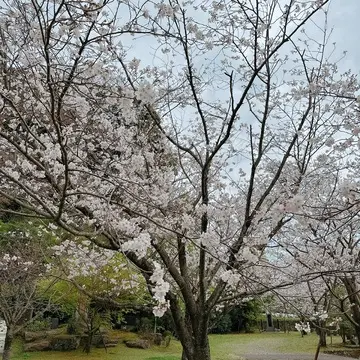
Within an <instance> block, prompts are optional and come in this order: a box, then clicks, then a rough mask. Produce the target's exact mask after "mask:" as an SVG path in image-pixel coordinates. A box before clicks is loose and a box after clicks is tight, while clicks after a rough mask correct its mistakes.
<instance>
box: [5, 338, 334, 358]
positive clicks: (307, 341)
mask: <svg viewBox="0 0 360 360" xmlns="http://www.w3.org/2000/svg"><path fill="white" fill-rule="evenodd" d="M133 336H134V335H133V334H121V339H122V340H123V339H124V338H125V337H126V338H131V337H133ZM317 341H318V337H317V336H316V335H315V334H310V335H306V336H304V337H303V338H302V337H301V336H300V334H299V333H297V332H293V333H290V334H283V333H261V334H260V333H257V334H226V335H210V346H211V354H212V360H240V359H241V355H243V354H245V353H265V354H266V353H315V349H316V346H317ZM340 342H341V340H340V338H339V337H333V343H334V345H338V344H339V343H340ZM328 343H330V339H329V341H328ZM180 357H181V345H180V343H179V342H178V341H175V340H172V341H171V344H170V346H169V347H167V348H165V347H157V346H153V347H152V348H151V349H148V350H142V349H130V348H128V347H126V346H125V345H124V344H123V343H122V341H120V343H119V345H117V346H116V347H115V348H109V349H108V351H107V352H105V350H104V349H93V350H92V351H91V353H90V354H89V355H87V354H85V353H83V352H82V351H81V349H80V350H77V351H72V352H53V351H47V352H29V353H24V352H22V345H21V343H20V342H19V341H17V342H16V343H15V346H14V351H13V357H12V360H85V359H86V360H97V359H102V360H118V359H119V358H121V359H126V360H180Z"/></svg>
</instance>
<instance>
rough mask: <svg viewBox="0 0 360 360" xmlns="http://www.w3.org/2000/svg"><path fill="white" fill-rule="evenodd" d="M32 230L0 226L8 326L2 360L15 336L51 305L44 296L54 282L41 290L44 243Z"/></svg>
mask: <svg viewBox="0 0 360 360" xmlns="http://www.w3.org/2000/svg"><path fill="white" fill-rule="evenodd" d="M31 230H34V228H31V227H30V226H29V225H28V226H25V228H24V224H23V228H21V227H20V225H19V223H7V224H4V223H0V270H1V271H0V315H1V317H3V318H4V320H5V324H6V327H7V330H6V336H5V344H4V351H3V355H2V358H3V360H8V359H10V354H11V346H12V343H13V339H14V337H15V336H16V335H17V334H19V333H20V332H21V331H22V330H23V329H24V328H25V327H26V326H27V325H29V324H30V323H32V322H34V321H35V320H36V319H38V318H39V317H41V315H42V314H43V313H44V311H46V309H49V307H50V305H51V298H48V301H47V302H44V294H45V293H46V292H47V291H48V290H49V289H50V288H51V286H52V284H53V282H50V283H48V284H47V286H46V287H43V288H39V281H40V280H41V279H42V278H44V276H45V272H46V268H45V264H46V258H45V253H44V246H43V242H42V241H41V240H40V239H37V237H35V236H34V233H31ZM37 236H39V235H38V234H37ZM40 236H41V235H40Z"/></svg>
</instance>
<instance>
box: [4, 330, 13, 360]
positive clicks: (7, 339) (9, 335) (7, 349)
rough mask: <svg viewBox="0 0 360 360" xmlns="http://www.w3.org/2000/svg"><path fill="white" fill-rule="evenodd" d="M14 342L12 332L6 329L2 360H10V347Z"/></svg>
mask: <svg viewBox="0 0 360 360" xmlns="http://www.w3.org/2000/svg"><path fill="white" fill-rule="evenodd" d="M13 340H14V336H13V332H12V330H11V329H9V328H8V329H7V331H6V335H5V344H4V351H3V354H2V360H10V355H11V347H12V343H13Z"/></svg>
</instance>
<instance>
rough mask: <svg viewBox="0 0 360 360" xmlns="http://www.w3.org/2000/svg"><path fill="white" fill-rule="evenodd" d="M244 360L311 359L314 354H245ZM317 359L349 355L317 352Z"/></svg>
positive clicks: (340, 358) (342, 358) (341, 359)
mask: <svg viewBox="0 0 360 360" xmlns="http://www.w3.org/2000/svg"><path fill="white" fill-rule="evenodd" d="M244 357H245V359H246V360H313V359H314V354H265V353H261V354H245V355H244ZM318 360H351V358H349V357H345V356H338V355H328V354H321V353H320V354H319V357H318Z"/></svg>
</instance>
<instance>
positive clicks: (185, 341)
mask: <svg viewBox="0 0 360 360" xmlns="http://www.w3.org/2000/svg"><path fill="white" fill-rule="evenodd" d="M168 299H169V301H170V311H171V314H172V317H173V320H174V324H175V327H176V333H177V336H178V338H179V340H180V342H181V345H182V347H183V351H182V357H181V359H182V360H211V356H210V346H209V338H208V326H209V316H208V314H209V312H208V311H205V309H201V307H200V306H199V305H198V309H197V313H196V315H195V316H190V314H189V311H187V310H186V306H185V312H184V311H183V310H182V309H181V307H180V306H179V302H178V299H177V297H176V296H175V295H174V294H172V293H168Z"/></svg>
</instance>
